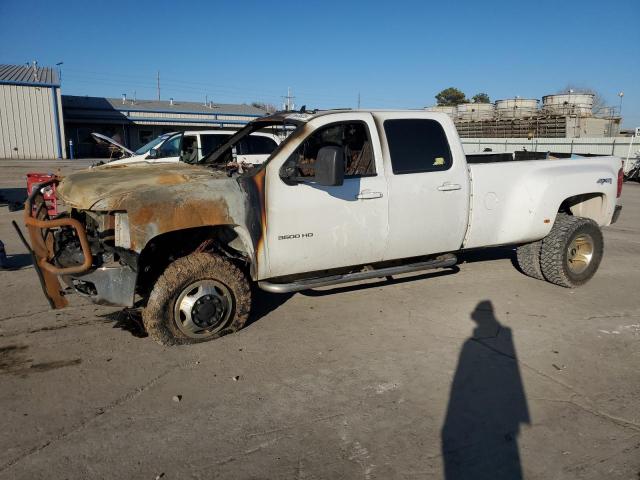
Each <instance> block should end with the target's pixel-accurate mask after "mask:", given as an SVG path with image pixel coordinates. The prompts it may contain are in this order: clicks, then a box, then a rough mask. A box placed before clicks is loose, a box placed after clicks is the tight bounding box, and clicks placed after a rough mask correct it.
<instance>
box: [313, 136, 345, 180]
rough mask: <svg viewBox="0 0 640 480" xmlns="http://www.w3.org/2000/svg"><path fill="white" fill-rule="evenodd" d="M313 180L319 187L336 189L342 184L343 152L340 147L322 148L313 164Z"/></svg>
mask: <svg viewBox="0 0 640 480" xmlns="http://www.w3.org/2000/svg"><path fill="white" fill-rule="evenodd" d="M314 168H315V171H316V175H315V178H314V180H315V181H316V182H317V183H319V184H320V185H325V186H328V187H337V186H340V185H342V184H343V183H344V150H343V149H342V148H341V147H333V146H332V147H322V148H321V149H320V150H319V151H318V156H317V157H316V161H315V164H314Z"/></svg>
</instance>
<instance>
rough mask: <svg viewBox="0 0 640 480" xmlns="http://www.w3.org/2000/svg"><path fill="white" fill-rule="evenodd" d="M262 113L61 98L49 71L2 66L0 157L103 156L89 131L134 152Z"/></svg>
mask: <svg viewBox="0 0 640 480" xmlns="http://www.w3.org/2000/svg"><path fill="white" fill-rule="evenodd" d="M265 113H266V112H265V111H264V110H262V109H260V108H256V107H253V106H251V105H245V104H239V105H237V104H214V103H213V102H209V101H207V102H203V103H200V102H180V101H174V99H173V98H171V99H169V100H166V101H161V100H137V99H135V98H133V99H127V97H126V95H123V97H122V99H118V98H104V97H87V96H85V97H79V96H72V95H61V93H60V80H59V76H58V74H57V72H56V71H55V70H54V69H53V68H50V67H40V66H38V64H37V62H33V64H26V65H0V158H11V159H51V158H70V157H94V156H101V155H104V154H105V152H104V151H103V150H104V149H103V148H101V147H100V146H98V145H97V144H96V142H95V141H94V140H93V139H92V137H91V132H97V133H102V134H105V135H108V136H109V137H112V138H114V139H115V140H116V141H118V142H119V143H121V144H123V145H125V146H126V147H128V148H130V149H132V150H135V149H137V148H138V147H140V146H142V145H144V144H145V143H147V142H148V141H150V140H152V139H153V138H155V137H157V136H159V135H161V134H163V133H167V132H175V131H184V130H192V129H198V130H204V129H214V128H232V129H238V128H240V127H241V126H243V125H245V124H246V123H248V122H250V121H251V120H253V119H254V118H256V117H261V116H263V115H264V114H265Z"/></svg>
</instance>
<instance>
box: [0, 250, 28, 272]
mask: <svg viewBox="0 0 640 480" xmlns="http://www.w3.org/2000/svg"><path fill="white" fill-rule="evenodd" d="M31 265H32V263H31V254H29V253H16V254H15V255H7V259H6V261H5V266H4V267H3V268H0V270H9V271H11V270H22V269H23V268H26V267H30V266H31Z"/></svg>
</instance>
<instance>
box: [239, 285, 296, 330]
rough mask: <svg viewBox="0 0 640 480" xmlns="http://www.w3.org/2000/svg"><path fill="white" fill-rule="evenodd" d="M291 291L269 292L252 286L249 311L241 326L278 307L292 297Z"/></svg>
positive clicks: (251, 322)
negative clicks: (247, 317)
mask: <svg viewBox="0 0 640 480" xmlns="http://www.w3.org/2000/svg"><path fill="white" fill-rule="evenodd" d="M293 295H294V294H293V293H269V292H265V291H264V290H260V289H259V288H258V287H257V286H253V287H252V302H251V313H250V314H249V319H248V320H247V321H246V323H245V324H244V327H243V328H247V327H248V326H249V325H252V324H253V323H254V322H257V321H258V320H260V319H261V318H262V317H265V316H267V315H268V314H270V313H271V312H273V311H274V310H276V309H278V307H280V306H281V305H283V304H284V303H285V302H286V301H287V300H289V299H290V298H291V297H293Z"/></svg>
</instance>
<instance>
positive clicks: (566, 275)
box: [516, 214, 604, 288]
mask: <svg viewBox="0 0 640 480" xmlns="http://www.w3.org/2000/svg"><path fill="white" fill-rule="evenodd" d="M603 247H604V242H603V239H602V232H601V230H600V227H599V226H598V224H597V223H595V222H594V221H593V220H590V219H588V218H582V217H574V216H571V215H566V214H558V216H557V217H556V221H555V223H554V225H553V227H552V228H551V231H550V232H549V235H547V236H546V237H545V238H543V239H542V240H539V241H537V242H533V243H528V244H526V245H522V246H520V247H518V249H517V254H516V256H517V261H518V266H519V267H520V269H521V270H522V271H523V273H525V274H526V275H529V276H530V277H533V278H537V279H539V280H547V281H548V282H551V283H554V284H556V285H560V286H562V287H568V288H572V287H577V286H580V285H582V284H584V283H586V282H587V281H589V280H590V279H591V277H593V276H594V275H595V273H596V271H597V270H598V267H599V266H600V261H601V260H602V253H603Z"/></svg>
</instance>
